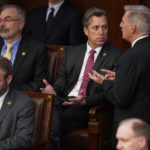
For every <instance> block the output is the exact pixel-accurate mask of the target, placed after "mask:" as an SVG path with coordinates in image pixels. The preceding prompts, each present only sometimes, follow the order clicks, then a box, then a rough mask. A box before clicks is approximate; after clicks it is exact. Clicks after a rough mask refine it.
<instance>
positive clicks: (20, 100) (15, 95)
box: [7, 89, 33, 106]
mask: <svg viewBox="0 0 150 150" xmlns="http://www.w3.org/2000/svg"><path fill="white" fill-rule="evenodd" d="M7 98H12V99H14V102H15V103H16V104H17V105H20V106H25V105H31V106H32V105H33V101H32V99H31V98H30V97H29V96H27V95H25V94H23V92H20V91H18V90H16V89H10V90H9V92H8V94H7Z"/></svg>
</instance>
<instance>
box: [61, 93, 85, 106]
mask: <svg viewBox="0 0 150 150" xmlns="http://www.w3.org/2000/svg"><path fill="white" fill-rule="evenodd" d="M85 104H86V100H85V98H84V96H83V92H82V91H81V92H80V94H79V96H78V97H76V98H69V99H68V101H65V102H64V103H63V106H71V105H77V106H84V105H85Z"/></svg>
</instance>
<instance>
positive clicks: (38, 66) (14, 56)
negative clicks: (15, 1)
mask: <svg viewBox="0 0 150 150" xmlns="http://www.w3.org/2000/svg"><path fill="white" fill-rule="evenodd" d="M24 25H25V12H24V10H22V9H21V8H20V7H19V6H16V5H5V6H3V7H2V8H1V9H0V37H1V38H2V39H0V55H2V56H4V57H7V58H8V59H10V60H11V62H12V64H13V69H14V72H13V79H12V82H11V85H10V86H11V87H12V88H16V89H18V90H24V91H39V90H40V87H41V86H43V83H42V80H43V79H45V78H47V77H48V70H47V69H48V66H47V64H48V63H47V61H48V58H47V55H46V54H47V51H46V48H45V45H44V44H42V43H40V42H37V41H35V40H33V39H31V38H26V37H24V36H22V30H23V28H24Z"/></svg>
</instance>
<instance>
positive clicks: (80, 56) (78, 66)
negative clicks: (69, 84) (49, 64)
mask: <svg viewBox="0 0 150 150" xmlns="http://www.w3.org/2000/svg"><path fill="white" fill-rule="evenodd" d="M85 52H86V44H84V45H83V46H81V48H80V49H79V51H78V53H77V57H75V58H77V60H76V63H75V78H76V79H75V80H78V77H79V74H80V72H81V68H82V64H83V60H84V57H85Z"/></svg>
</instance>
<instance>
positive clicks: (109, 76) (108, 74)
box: [101, 69, 116, 81]
mask: <svg viewBox="0 0 150 150" xmlns="http://www.w3.org/2000/svg"><path fill="white" fill-rule="evenodd" d="M101 71H102V72H104V73H106V74H105V78H106V79H107V80H111V81H114V80H115V76H116V72H113V71H110V70H107V69H101Z"/></svg>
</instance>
